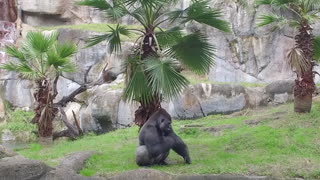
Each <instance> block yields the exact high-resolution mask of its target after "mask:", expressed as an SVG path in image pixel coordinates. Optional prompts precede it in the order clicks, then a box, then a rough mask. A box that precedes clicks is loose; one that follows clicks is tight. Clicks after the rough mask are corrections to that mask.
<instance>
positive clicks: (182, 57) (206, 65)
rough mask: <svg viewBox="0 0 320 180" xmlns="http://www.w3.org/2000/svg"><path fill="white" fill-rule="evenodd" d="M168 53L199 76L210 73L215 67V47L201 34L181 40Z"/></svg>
mask: <svg viewBox="0 0 320 180" xmlns="http://www.w3.org/2000/svg"><path fill="white" fill-rule="evenodd" d="M166 53H167V55H169V56H170V57H172V58H175V59H177V60H179V61H180V62H181V63H182V64H184V65H185V66H186V67H188V68H190V69H191V70H192V71H194V72H196V73H199V74H204V73H206V72H208V71H209V69H210V67H211V66H212V65H214V56H215V54H214V53H215V47H214V46H213V45H211V44H210V43H209V42H208V38H207V37H206V36H205V35H204V34H201V33H200V32H196V33H193V34H190V35H187V36H185V37H183V38H181V39H180V40H179V41H178V43H177V44H175V45H173V46H172V47H171V48H169V49H168V50H167V51H166Z"/></svg>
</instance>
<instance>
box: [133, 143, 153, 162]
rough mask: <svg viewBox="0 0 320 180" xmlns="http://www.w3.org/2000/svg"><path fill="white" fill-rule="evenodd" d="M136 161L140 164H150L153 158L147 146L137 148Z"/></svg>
mask: <svg viewBox="0 0 320 180" xmlns="http://www.w3.org/2000/svg"><path fill="white" fill-rule="evenodd" d="M136 163H137V164H138V165H139V166H150V165H151V164H152V160H151V158H150V157H149V152H148V149H147V146H144V145H143V146H139V147H138V148H137V150H136Z"/></svg>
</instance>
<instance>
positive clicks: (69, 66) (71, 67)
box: [57, 59, 77, 73]
mask: <svg viewBox="0 0 320 180" xmlns="http://www.w3.org/2000/svg"><path fill="white" fill-rule="evenodd" d="M57 71H58V72H61V73H62V72H65V73H72V72H76V71H77V68H76V65H75V64H73V63H71V62H70V60H69V59H66V60H65V63H64V64H63V65H61V66H59V68H58V69H57Z"/></svg>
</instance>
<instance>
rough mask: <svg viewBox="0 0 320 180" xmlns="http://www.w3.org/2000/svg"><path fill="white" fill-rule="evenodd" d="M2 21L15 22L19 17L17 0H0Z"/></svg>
mask: <svg viewBox="0 0 320 180" xmlns="http://www.w3.org/2000/svg"><path fill="white" fill-rule="evenodd" d="M0 12H1V13H0V21H9V22H14V21H15V20H16V19H17V17H18V12H17V6H16V0H0Z"/></svg>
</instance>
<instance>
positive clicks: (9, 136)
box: [1, 129, 16, 141]
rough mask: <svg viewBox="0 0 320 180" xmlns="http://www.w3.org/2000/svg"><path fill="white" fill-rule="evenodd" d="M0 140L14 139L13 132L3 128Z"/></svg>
mask: <svg viewBox="0 0 320 180" xmlns="http://www.w3.org/2000/svg"><path fill="white" fill-rule="evenodd" d="M1 140H2V141H14V140H16V137H15V136H14V135H13V133H12V132H11V131H10V130H8V129H4V130H3V131H2V134H1Z"/></svg>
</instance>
